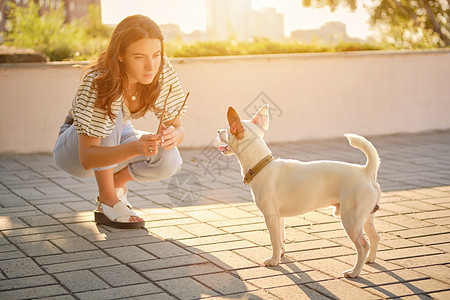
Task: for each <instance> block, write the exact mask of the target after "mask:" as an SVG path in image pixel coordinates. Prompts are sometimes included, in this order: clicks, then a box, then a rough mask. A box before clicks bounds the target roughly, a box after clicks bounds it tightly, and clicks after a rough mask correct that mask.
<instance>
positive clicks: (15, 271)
mask: <svg viewBox="0 0 450 300" xmlns="http://www.w3.org/2000/svg"><path fill="white" fill-rule="evenodd" d="M0 270H1V271H2V272H3V274H5V275H6V277H7V278H18V277H25V276H34V275H42V274H44V271H42V270H41V268H39V266H38V265H37V264H36V263H34V262H33V260H32V259H31V258H28V257H26V258H16V259H10V260H0Z"/></svg>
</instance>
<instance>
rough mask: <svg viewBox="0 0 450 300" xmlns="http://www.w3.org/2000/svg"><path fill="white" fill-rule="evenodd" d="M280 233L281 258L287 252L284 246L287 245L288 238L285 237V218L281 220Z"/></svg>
mask: <svg viewBox="0 0 450 300" xmlns="http://www.w3.org/2000/svg"><path fill="white" fill-rule="evenodd" d="M280 232H281V257H283V255H284V254H285V253H286V250H285V249H284V244H285V243H286V236H285V230H284V218H283V217H281V218H280Z"/></svg>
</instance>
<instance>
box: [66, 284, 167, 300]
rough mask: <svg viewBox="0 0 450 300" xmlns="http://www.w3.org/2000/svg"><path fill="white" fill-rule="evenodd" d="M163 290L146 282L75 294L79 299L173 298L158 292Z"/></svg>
mask: <svg viewBox="0 0 450 300" xmlns="http://www.w3.org/2000/svg"><path fill="white" fill-rule="evenodd" d="M161 291H162V290H161V289H160V288H158V287H157V286H155V285H154V284H153V283H144V284H138V285H130V286H124V287H116V288H108V289H102V290H97V291H90V292H83V293H77V294H75V295H76V297H77V299H86V300H91V299H105V300H106V299H134V298H133V297H136V299H149V298H151V299H173V298H165V297H164V294H158V293H160V292H161Z"/></svg>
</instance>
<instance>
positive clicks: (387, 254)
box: [377, 246, 442, 261]
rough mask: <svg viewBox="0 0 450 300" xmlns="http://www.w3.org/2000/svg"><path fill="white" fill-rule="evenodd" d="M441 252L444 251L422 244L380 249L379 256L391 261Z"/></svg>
mask: <svg viewBox="0 0 450 300" xmlns="http://www.w3.org/2000/svg"><path fill="white" fill-rule="evenodd" d="M440 253H442V252H441V251H439V250H436V249H432V248H429V247H425V246H422V247H413V248H402V249H393V250H386V251H378V252H377V256H378V257H379V258H381V259H384V260H387V261H390V260H395V259H403V258H409V257H417V256H426V255H433V254H440Z"/></svg>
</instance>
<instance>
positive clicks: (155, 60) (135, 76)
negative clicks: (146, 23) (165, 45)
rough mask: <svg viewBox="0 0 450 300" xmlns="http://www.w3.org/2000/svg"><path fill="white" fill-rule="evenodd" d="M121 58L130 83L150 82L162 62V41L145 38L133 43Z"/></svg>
mask: <svg viewBox="0 0 450 300" xmlns="http://www.w3.org/2000/svg"><path fill="white" fill-rule="evenodd" d="M121 59H123V64H124V65H125V73H126V74H127V77H128V83H129V84H133V83H136V82H139V83H141V84H150V83H151V82H152V81H153V79H154V78H155V76H156V73H157V72H158V69H159V65H160V64H161V41H160V40H158V39H150V38H144V39H141V40H138V41H136V42H134V43H131V44H130V45H129V46H128V47H127V49H126V50H125V55H124V56H123V57H121Z"/></svg>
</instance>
